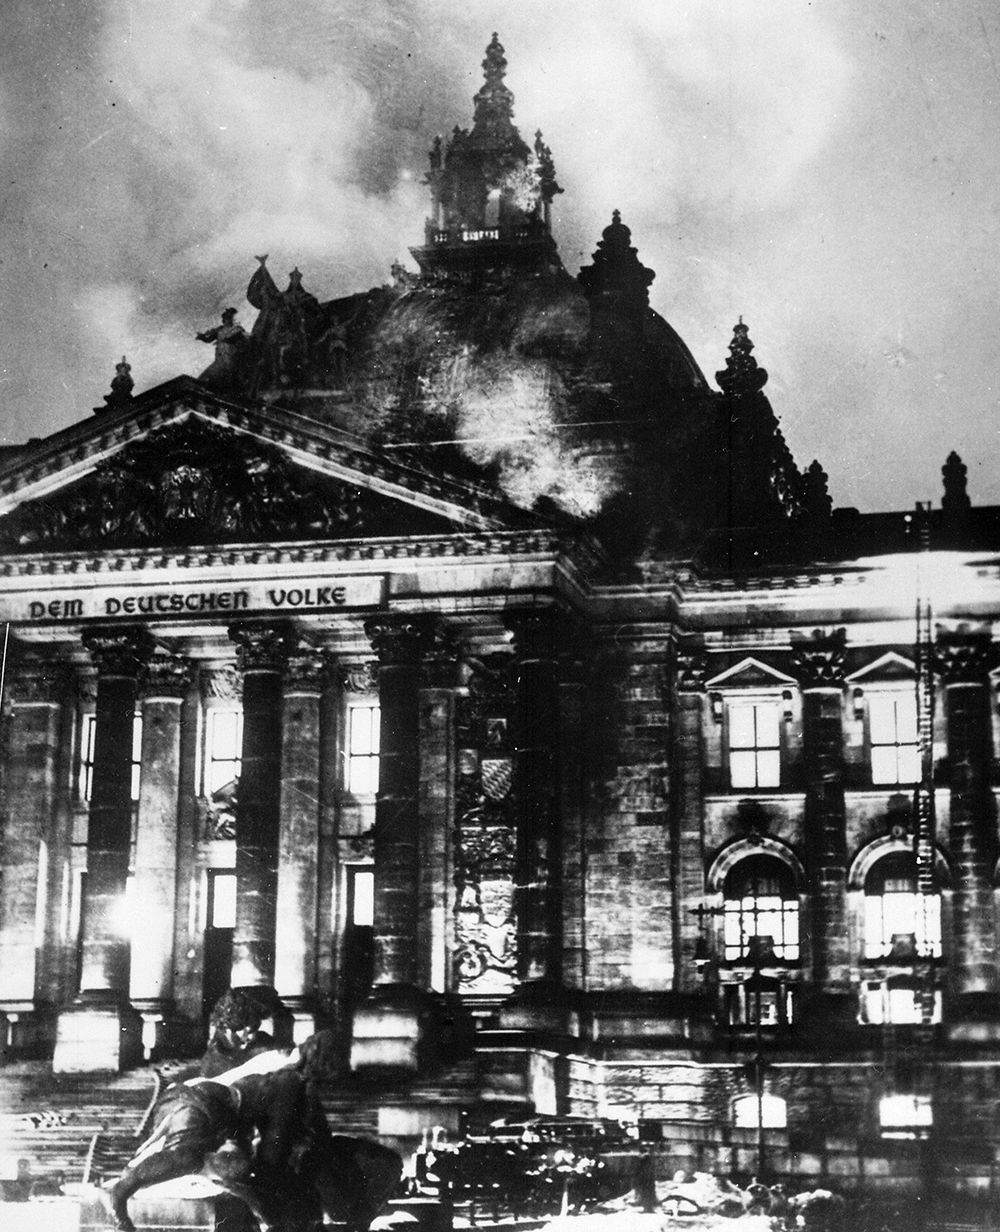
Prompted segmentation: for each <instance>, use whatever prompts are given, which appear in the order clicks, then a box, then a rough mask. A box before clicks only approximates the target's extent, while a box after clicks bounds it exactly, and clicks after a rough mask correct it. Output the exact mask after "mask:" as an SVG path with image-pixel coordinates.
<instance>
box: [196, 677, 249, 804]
mask: <svg viewBox="0 0 1000 1232" xmlns="http://www.w3.org/2000/svg"><path fill="white" fill-rule="evenodd" d="M220 714H226V715H233V714H235V715H236V741H235V743H236V750H237V753H236V756H235V757H213V755H212V742H213V736H214V728H215V723H216V718H217V716H218V715H220ZM199 744H200V752H201V757H200V763H201V764H200V768H199V772H200V783H199V789H200V790H199V795H200V796H202V797H203V798H204V799H207V800H213V799H214V798H215V795H216V793H217V792H219V791H221V790H222V788H224V787H225V786H227V784H229V783H231V782H234V781H238V780H239V777H240V773H241V772H242V769H243V756H242V755H243V707H242V705H241V704H240V703H239V702H229V701H227V702H218V703H213V704H211V705H207V706H205V708H204V711H203V714H202V736H201V740H200V742H199ZM217 765H219V766H221V765H229V766H232V767H233V769H234V771H235V773H233V774H232V775H231V776H230V777H229V778H228V779H226V780H225V782H222V783H220V784H219V785H218V786H217V787H214V788H213V787H212V782H213V775H212V770H213V767H215V766H217Z"/></svg>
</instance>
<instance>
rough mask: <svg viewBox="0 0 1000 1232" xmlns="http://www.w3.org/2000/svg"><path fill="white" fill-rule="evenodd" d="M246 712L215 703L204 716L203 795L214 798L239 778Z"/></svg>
mask: <svg viewBox="0 0 1000 1232" xmlns="http://www.w3.org/2000/svg"><path fill="white" fill-rule="evenodd" d="M242 749H243V711H242V710H239V709H237V708H236V707H230V708H226V709H223V708H222V707H215V706H213V707H212V709H210V710H209V711H208V713H207V714H206V716H205V784H204V794H205V795H206V796H208V797H209V799H211V798H212V797H214V796H215V794H216V793H217V792H219V791H221V790H222V789H223V788H224V787H228V786H229V785H230V784H231V783H232V782H234V780H236V779H238V778H239V777H240V754H241V752H242Z"/></svg>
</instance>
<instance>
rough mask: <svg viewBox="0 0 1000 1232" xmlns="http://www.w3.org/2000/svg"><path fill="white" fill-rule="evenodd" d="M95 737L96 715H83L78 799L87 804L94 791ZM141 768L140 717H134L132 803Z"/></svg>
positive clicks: (135, 796)
mask: <svg viewBox="0 0 1000 1232" xmlns="http://www.w3.org/2000/svg"><path fill="white" fill-rule="evenodd" d="M96 735H97V715H96V714H85V715H84V716H83V723H82V725H81V728H80V781H79V791H80V799H81V800H85V801H87V802H88V803H89V801H90V797H91V794H92V792H93V790H94V744H95V738H96ZM141 767H142V715H140V714H137V715H136V716H135V722H134V723H133V725H132V785H131V798H132V801H133V803H134V802H135V801H137V800H138V799H139V775H140V770H141Z"/></svg>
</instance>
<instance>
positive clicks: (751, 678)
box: [705, 656, 797, 689]
mask: <svg viewBox="0 0 1000 1232" xmlns="http://www.w3.org/2000/svg"><path fill="white" fill-rule="evenodd" d="M796 683H797V681H796V680H795V677H794V676H787V675H786V674H785V673H784V672H779V671H778V669H777V668H776V667H771V666H770V665H769V664H767V663H762V662H761V661H760V659H754V658H752V657H750V656H748V657H747V658H745V659H741V660H740V662H739V663H735V664H734V665H733V666H732V667H730V668H727V669H726V671H724V672H720V673H719V675H718V676H714V677H713V678H712V679H711V680H708V681H706V682H705V688H706V689H779V688H780V689H786V688H788V686H789V685H794V684H796Z"/></svg>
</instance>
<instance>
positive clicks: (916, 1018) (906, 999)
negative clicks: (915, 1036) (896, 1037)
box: [861, 981, 941, 1026]
mask: <svg viewBox="0 0 1000 1232" xmlns="http://www.w3.org/2000/svg"><path fill="white" fill-rule="evenodd" d="M930 1020H931V1022H932V1023H935V1022H940V1021H941V994H940V992H937V991H935V993H934V1004H933V1007H932V1009H931V1019H930ZM861 1021H862V1022H864V1023H867V1024H868V1025H869V1026H882V1025H883V1024H886V1023H891V1024H893V1025H895V1026H906V1025H915V1024H917V1023H921V1022H923V1021H924V1015H923V1008H922V1005H921V998H920V997H919V995H918V994H917V991H916V989H915V988H913V987H908V986H906V985H897V986H893V984H892V983H890V982H886V981H872V982H870V983H867V984H865V985H864V992H863V999H862V1005H861Z"/></svg>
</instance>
